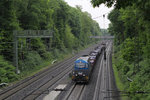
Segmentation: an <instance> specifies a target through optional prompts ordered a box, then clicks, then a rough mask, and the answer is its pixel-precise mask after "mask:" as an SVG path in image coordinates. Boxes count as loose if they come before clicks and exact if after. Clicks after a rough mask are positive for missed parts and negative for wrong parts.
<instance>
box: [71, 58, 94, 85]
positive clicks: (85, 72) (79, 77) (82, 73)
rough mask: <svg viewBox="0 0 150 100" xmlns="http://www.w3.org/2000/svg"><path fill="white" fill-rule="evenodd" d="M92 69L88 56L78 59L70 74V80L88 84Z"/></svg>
mask: <svg viewBox="0 0 150 100" xmlns="http://www.w3.org/2000/svg"><path fill="white" fill-rule="evenodd" d="M91 70H92V67H91V64H90V62H89V56H86V57H80V58H78V59H77V60H76V61H75V65H74V69H73V72H72V80H73V81H75V82H85V83H88V82H89V77H90V73H91Z"/></svg>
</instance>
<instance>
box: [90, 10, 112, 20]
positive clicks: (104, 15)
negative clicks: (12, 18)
mask: <svg viewBox="0 0 150 100" xmlns="http://www.w3.org/2000/svg"><path fill="white" fill-rule="evenodd" d="M109 13H110V12H107V13H105V14H103V15H100V16H97V17H94V18H92V19H97V18H101V17H104V16H106V15H107V14H109Z"/></svg>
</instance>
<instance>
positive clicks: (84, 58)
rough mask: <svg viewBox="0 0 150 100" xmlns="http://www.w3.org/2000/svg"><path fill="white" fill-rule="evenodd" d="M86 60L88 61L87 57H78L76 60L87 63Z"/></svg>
mask: <svg viewBox="0 0 150 100" xmlns="http://www.w3.org/2000/svg"><path fill="white" fill-rule="evenodd" d="M88 59H89V56H87V57H79V58H78V59H77V60H83V61H85V62H88ZM77 60H76V61H77Z"/></svg>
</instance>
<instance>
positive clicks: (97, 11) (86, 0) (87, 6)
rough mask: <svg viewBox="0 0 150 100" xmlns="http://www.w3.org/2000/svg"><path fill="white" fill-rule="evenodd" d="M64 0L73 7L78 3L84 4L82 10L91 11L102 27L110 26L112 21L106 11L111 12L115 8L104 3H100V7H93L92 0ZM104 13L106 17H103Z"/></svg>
mask: <svg viewBox="0 0 150 100" xmlns="http://www.w3.org/2000/svg"><path fill="white" fill-rule="evenodd" d="M64 1H66V2H67V3H68V4H69V5H70V6H72V7H75V6H76V5H80V6H82V11H87V12H88V13H90V14H91V16H92V18H95V19H94V20H96V21H97V22H98V23H99V26H100V28H105V29H106V28H108V25H109V23H110V21H109V20H108V19H107V15H108V14H106V13H109V12H110V11H111V10H112V9H113V8H107V7H106V6H105V5H104V4H102V5H100V6H99V7H96V8H93V6H92V4H91V3H90V1H91V0H64ZM103 14H106V16H105V19H104V18H103ZM99 16H101V17H99ZM96 17H99V18H96Z"/></svg>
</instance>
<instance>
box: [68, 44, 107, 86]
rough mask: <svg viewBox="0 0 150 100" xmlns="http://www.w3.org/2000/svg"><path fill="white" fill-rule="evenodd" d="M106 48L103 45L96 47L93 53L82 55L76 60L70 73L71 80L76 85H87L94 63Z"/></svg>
mask: <svg viewBox="0 0 150 100" xmlns="http://www.w3.org/2000/svg"><path fill="white" fill-rule="evenodd" d="M105 48H106V46H105V44H104V43H102V44H101V45H99V46H98V47H96V48H95V49H94V50H93V51H91V52H90V53H89V54H88V55H84V56H82V57H79V58H78V59H76V61H75V63H74V68H73V71H72V74H71V75H72V80H73V81H75V82H77V83H79V82H80V83H81V82H82V83H83V82H84V83H88V82H89V80H90V76H91V73H92V70H93V68H94V66H95V63H96V61H97V59H98V57H99V56H100V55H101V54H102V52H103V51H104V50H105Z"/></svg>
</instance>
